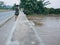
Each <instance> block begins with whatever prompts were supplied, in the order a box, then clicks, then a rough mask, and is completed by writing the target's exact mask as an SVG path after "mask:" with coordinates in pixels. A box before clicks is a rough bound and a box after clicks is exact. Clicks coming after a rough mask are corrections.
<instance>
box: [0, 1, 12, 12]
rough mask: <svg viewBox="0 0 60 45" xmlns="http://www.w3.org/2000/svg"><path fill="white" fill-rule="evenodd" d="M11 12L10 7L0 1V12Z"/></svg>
mask: <svg viewBox="0 0 60 45" xmlns="http://www.w3.org/2000/svg"><path fill="white" fill-rule="evenodd" d="M9 10H12V6H9V5H5V4H4V2H3V1H0V12H4V11H9Z"/></svg>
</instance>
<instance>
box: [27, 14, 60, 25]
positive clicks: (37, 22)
mask: <svg viewBox="0 0 60 45" xmlns="http://www.w3.org/2000/svg"><path fill="white" fill-rule="evenodd" d="M45 17H60V14H57V15H56V14H48V15H42V14H33V15H27V18H28V19H29V20H31V21H33V22H34V23H35V25H37V26H41V25H43V23H42V22H40V21H41V20H42V18H45Z"/></svg>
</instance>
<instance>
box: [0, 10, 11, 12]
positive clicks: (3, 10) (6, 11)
mask: <svg viewBox="0 0 60 45" xmlns="http://www.w3.org/2000/svg"><path fill="white" fill-rule="evenodd" d="M8 11H11V10H10V9H0V12H8Z"/></svg>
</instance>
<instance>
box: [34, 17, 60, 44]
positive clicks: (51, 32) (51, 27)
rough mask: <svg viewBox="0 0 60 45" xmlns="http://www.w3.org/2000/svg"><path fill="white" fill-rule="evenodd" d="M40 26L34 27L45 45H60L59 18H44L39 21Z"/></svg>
mask: <svg viewBox="0 0 60 45" xmlns="http://www.w3.org/2000/svg"><path fill="white" fill-rule="evenodd" d="M35 21H37V22H38V21H39V22H41V23H42V24H43V25H42V26H35V28H36V30H37V32H38V34H39V36H40V37H41V39H42V40H43V43H44V44H45V45H60V17H44V18H40V19H39V20H35Z"/></svg>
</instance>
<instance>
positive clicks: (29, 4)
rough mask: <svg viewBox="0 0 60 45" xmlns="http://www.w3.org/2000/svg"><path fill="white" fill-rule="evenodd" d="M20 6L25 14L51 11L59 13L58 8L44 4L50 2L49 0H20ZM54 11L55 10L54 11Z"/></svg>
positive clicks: (49, 12) (50, 12)
mask: <svg viewBox="0 0 60 45" xmlns="http://www.w3.org/2000/svg"><path fill="white" fill-rule="evenodd" d="M20 1H21V3H20V8H23V9H24V10H23V11H24V13H25V14H34V13H36V14H52V13H56V14H57V13H58V12H59V13H60V10H59V9H52V8H51V9H49V8H46V7H45V6H46V5H48V4H50V3H49V1H45V0H39V1H37V0H20ZM57 10H58V11H57ZM54 11H56V12H54Z"/></svg>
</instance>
